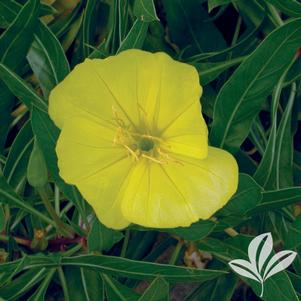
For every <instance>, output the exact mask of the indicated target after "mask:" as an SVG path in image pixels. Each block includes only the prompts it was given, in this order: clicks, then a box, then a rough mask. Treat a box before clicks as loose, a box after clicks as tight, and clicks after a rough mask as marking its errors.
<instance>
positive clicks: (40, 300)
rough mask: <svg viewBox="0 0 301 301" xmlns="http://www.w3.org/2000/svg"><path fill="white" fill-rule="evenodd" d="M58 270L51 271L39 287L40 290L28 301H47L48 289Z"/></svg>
mask: <svg viewBox="0 0 301 301" xmlns="http://www.w3.org/2000/svg"><path fill="white" fill-rule="evenodd" d="M55 271H56V269H50V270H49V271H48V273H47V275H46V277H45V278H44V280H43V281H42V282H41V284H40V285H39V287H38V289H37V290H36V291H35V293H34V294H33V295H32V296H31V297H30V298H29V299H28V300H27V301H44V300H45V294H46V291H47V289H48V286H49V284H50V282H51V280H52V278H53V275H54V273H55Z"/></svg>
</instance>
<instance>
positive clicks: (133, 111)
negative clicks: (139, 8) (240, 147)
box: [49, 50, 238, 229]
mask: <svg viewBox="0 0 301 301" xmlns="http://www.w3.org/2000/svg"><path fill="white" fill-rule="evenodd" d="M201 92H202V89H201V87H200V84H199V78H198V73H197V71H196V70H195V69H194V67H192V66H190V65H187V64H184V63H180V62H177V61H174V60H173V59H172V58H170V57H169V56H168V55H166V54H165V53H155V54H153V53H148V52H145V51H141V50H128V51H124V52H122V53H120V54H118V55H116V56H111V57H108V58H106V59H104V60H100V59H93V60H90V59H87V60H85V62H84V63H82V64H79V65H78V66H76V67H75V69H74V70H73V71H72V72H71V73H70V74H69V75H68V76H67V77H66V78H65V79H64V80H63V82H61V83H60V84H59V85H58V86H57V87H56V88H55V89H54V90H53V91H52V92H51V95H50V100H49V102H50V103H49V113H50V116H51V118H52V119H53V120H54V122H55V123H56V125H57V126H58V127H59V128H60V129H61V134H60V137H59V139H58V142H57V148H56V152H57V155H58V166H59V170H60V175H61V176H62V178H63V179H64V180H65V181H66V182H67V183H71V184H74V185H76V186H77V187H78V189H79V191H80V192H81V193H82V195H83V196H84V197H85V198H86V200H87V201H88V202H89V203H90V205H91V206H92V207H93V209H94V210H95V213H96V215H97V216H98V218H99V219H100V221H101V222H102V223H103V224H105V225H106V226H108V227H111V228H114V229H122V228H124V227H127V226H128V225H129V224H130V223H135V224H139V225H142V226H146V227H158V228H173V227H179V226H183V227H186V226H189V225H190V224H191V223H193V222H195V221H198V220H199V219H207V218H209V217H210V216H211V215H212V214H213V213H214V212H216V211H217V210H218V209H220V208H221V207H222V206H224V205H225V203H226V202H227V201H228V200H229V199H230V197H231V196H232V195H233V193H234V192H235V191H236V189H237V181H238V168H237V164H236V161H235V159H234V158H233V157H232V156H231V155H230V154H229V153H227V152H226V151H224V150H220V149H216V148H213V147H210V146H208V140H207V136H208V135H207V126H206V123H205V121H204V119H203V117H202V115H201V107H200V103H199V99H200V96H201Z"/></svg>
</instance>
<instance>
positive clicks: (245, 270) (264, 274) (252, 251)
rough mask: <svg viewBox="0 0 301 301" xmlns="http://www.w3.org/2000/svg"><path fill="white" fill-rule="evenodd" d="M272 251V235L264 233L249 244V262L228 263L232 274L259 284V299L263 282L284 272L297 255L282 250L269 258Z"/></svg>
mask: <svg viewBox="0 0 301 301" xmlns="http://www.w3.org/2000/svg"><path fill="white" fill-rule="evenodd" d="M261 246H262V247H261ZM260 247H261V248H260ZM272 251H273V238H272V235H271V233H264V234H261V235H258V236H256V237H255V238H254V239H253V240H252V241H251V242H250V244H249V248H248V256H249V261H247V260H244V259H234V260H232V261H230V262H229V265H230V267H231V269H232V270H233V271H234V272H236V273H237V274H239V275H241V276H244V277H247V278H250V279H253V280H255V281H257V282H259V283H260V284H261V294H260V297H262V296H263V291H264V282H265V281H266V280H267V279H268V278H270V277H272V276H273V275H275V274H277V273H279V272H281V271H283V270H285V269H286V268H287V267H288V266H289V265H290V264H291V263H292V262H293V261H294V259H295V257H296V255H297V253H296V252H294V251H290V250H284V251H280V252H278V253H276V254H275V255H274V256H272V257H271V253H272ZM269 258H270V259H269Z"/></svg>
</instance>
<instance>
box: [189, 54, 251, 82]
mask: <svg viewBox="0 0 301 301" xmlns="http://www.w3.org/2000/svg"><path fill="white" fill-rule="evenodd" d="M245 58H246V57H245V56H243V57H238V58H235V59H232V60H227V61H225V62H215V63H194V64H193V65H194V66H195V67H196V69H197V70H198V72H199V75H200V80H201V84H202V85H203V86H206V85H208V84H209V83H210V82H212V81H213V80H215V79H216V78H217V77H218V76H219V75H220V74H221V73H223V72H224V71H226V70H228V69H229V68H231V67H233V66H235V65H237V64H239V63H241V62H242V61H243V60H244V59H245Z"/></svg>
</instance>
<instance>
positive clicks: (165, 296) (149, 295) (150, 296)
mask: <svg viewBox="0 0 301 301" xmlns="http://www.w3.org/2000/svg"><path fill="white" fill-rule="evenodd" d="M149 300H152V301H163V300H165V301H168V300H169V285H168V283H167V282H166V281H165V280H164V279H162V278H160V277H158V278H156V279H155V280H153V282H152V283H151V284H150V286H149V287H148V288H147V289H146V290H145V292H144V293H143V295H142V296H141V297H140V298H139V301H149Z"/></svg>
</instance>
